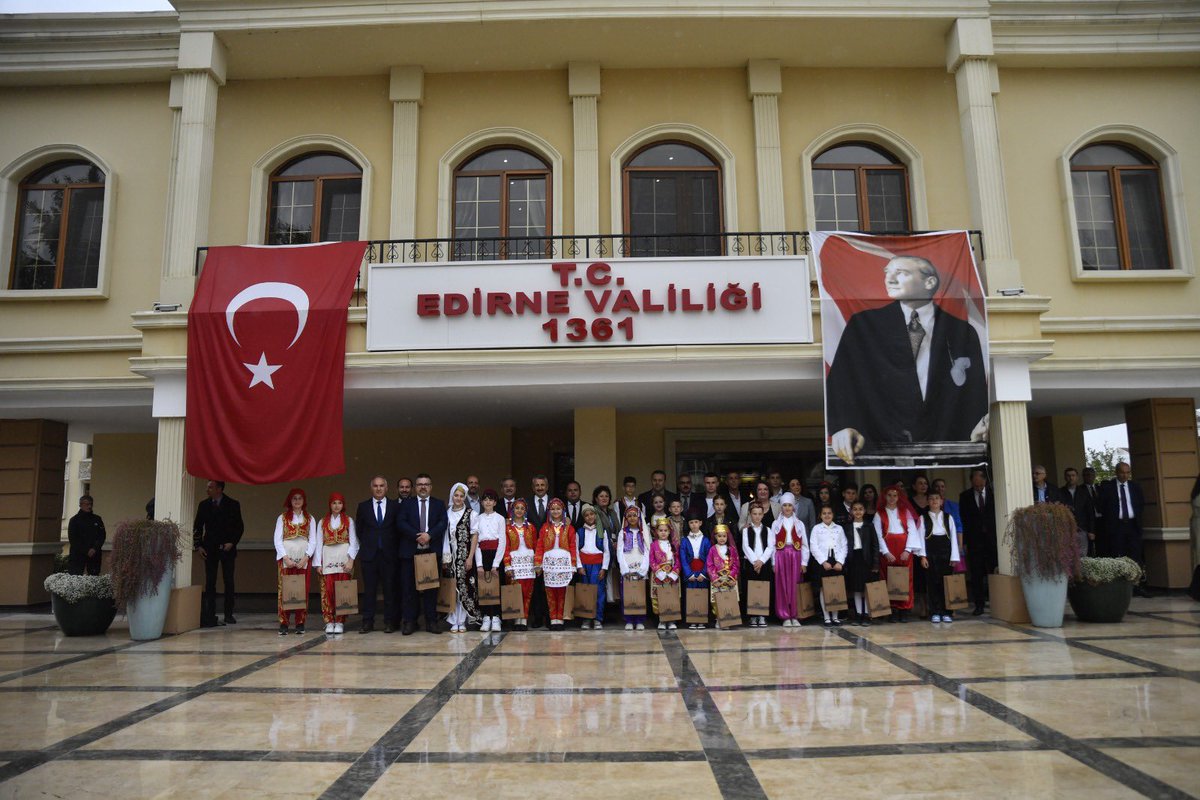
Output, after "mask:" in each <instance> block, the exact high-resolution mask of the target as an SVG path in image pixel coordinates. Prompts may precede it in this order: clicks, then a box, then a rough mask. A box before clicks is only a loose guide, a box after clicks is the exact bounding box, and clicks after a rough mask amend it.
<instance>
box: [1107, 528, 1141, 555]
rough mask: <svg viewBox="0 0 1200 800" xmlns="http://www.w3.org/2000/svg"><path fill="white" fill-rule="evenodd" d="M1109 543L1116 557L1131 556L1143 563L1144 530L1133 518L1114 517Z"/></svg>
mask: <svg viewBox="0 0 1200 800" xmlns="http://www.w3.org/2000/svg"><path fill="white" fill-rule="evenodd" d="M1109 530H1110V531H1111V534H1110V542H1109V544H1110V545H1111V547H1112V554H1113V556H1114V557H1117V558H1120V557H1121V556H1129V557H1130V558H1132V559H1133V560H1134V561H1136V562H1137V563H1139V564H1142V563H1143V561H1142V532H1141V531H1140V530H1138V527H1137V525H1136V524H1135V523H1134V521H1133V520H1131V519H1114V520H1113V521H1112V526H1111V527H1110V528H1109Z"/></svg>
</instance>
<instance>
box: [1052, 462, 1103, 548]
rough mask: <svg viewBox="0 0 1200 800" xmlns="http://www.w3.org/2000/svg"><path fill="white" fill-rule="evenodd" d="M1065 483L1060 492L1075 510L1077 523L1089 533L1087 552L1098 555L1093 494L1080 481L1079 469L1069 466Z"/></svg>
mask: <svg viewBox="0 0 1200 800" xmlns="http://www.w3.org/2000/svg"><path fill="white" fill-rule="evenodd" d="M1063 481H1064V482H1063V485H1062V486H1061V487H1060V488H1059V490H1058V493H1059V495H1061V496H1062V499H1063V502H1064V503H1065V504H1066V505H1067V506H1068V507H1069V508H1070V509H1071V510H1072V511H1073V512H1075V524H1076V525H1077V526H1079V530H1081V531H1083V532H1084V533H1086V534H1087V554H1088V555H1091V556H1094V555H1096V506H1095V504H1094V503H1093V502H1092V496H1091V494H1089V493H1088V491H1087V489H1086V488H1084V486H1083V485H1082V484H1081V483H1080V482H1079V470H1077V469H1075V468H1074V467H1067V468H1066V469H1065V470H1063Z"/></svg>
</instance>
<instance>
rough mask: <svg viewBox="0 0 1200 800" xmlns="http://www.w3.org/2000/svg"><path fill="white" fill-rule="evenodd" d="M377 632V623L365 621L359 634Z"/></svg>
mask: <svg viewBox="0 0 1200 800" xmlns="http://www.w3.org/2000/svg"><path fill="white" fill-rule="evenodd" d="M373 630H375V623H374V622H373V621H371V620H363V624H362V627H361V628H359V629H358V632H359V633H370V632H371V631H373Z"/></svg>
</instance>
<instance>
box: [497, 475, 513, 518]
mask: <svg viewBox="0 0 1200 800" xmlns="http://www.w3.org/2000/svg"><path fill="white" fill-rule="evenodd" d="M516 500H517V481H516V479H514V478H513V477H512V476H511V475H506V476H505V478H504V480H502V481H500V502H498V503H496V512H497V513H498V514H501V515H502V516H503V517H504V518H505V519H508V518H509V517H511V516H512V507H513V503H514V502H516Z"/></svg>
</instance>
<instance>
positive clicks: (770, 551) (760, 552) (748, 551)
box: [742, 525, 775, 564]
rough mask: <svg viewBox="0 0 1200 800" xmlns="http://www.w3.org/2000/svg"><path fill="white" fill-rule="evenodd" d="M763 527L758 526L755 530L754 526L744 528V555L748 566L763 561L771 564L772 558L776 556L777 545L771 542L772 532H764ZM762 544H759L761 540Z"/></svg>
mask: <svg viewBox="0 0 1200 800" xmlns="http://www.w3.org/2000/svg"><path fill="white" fill-rule="evenodd" d="M764 527H765V526H763V525H759V526H758V530H755V529H754V527H753V526H752V525H747V526H745V527H744V528H742V555H743V556H745V558H746V563H747V564H753V563H754V562H755V561H761V562H763V563H764V564H767V563H770V561H771V556H773V555H775V545H774V542H772V541H771V532H770V531H769V530H764ZM760 538H761V539H762V543H761V544H760V543H759V539H760Z"/></svg>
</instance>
